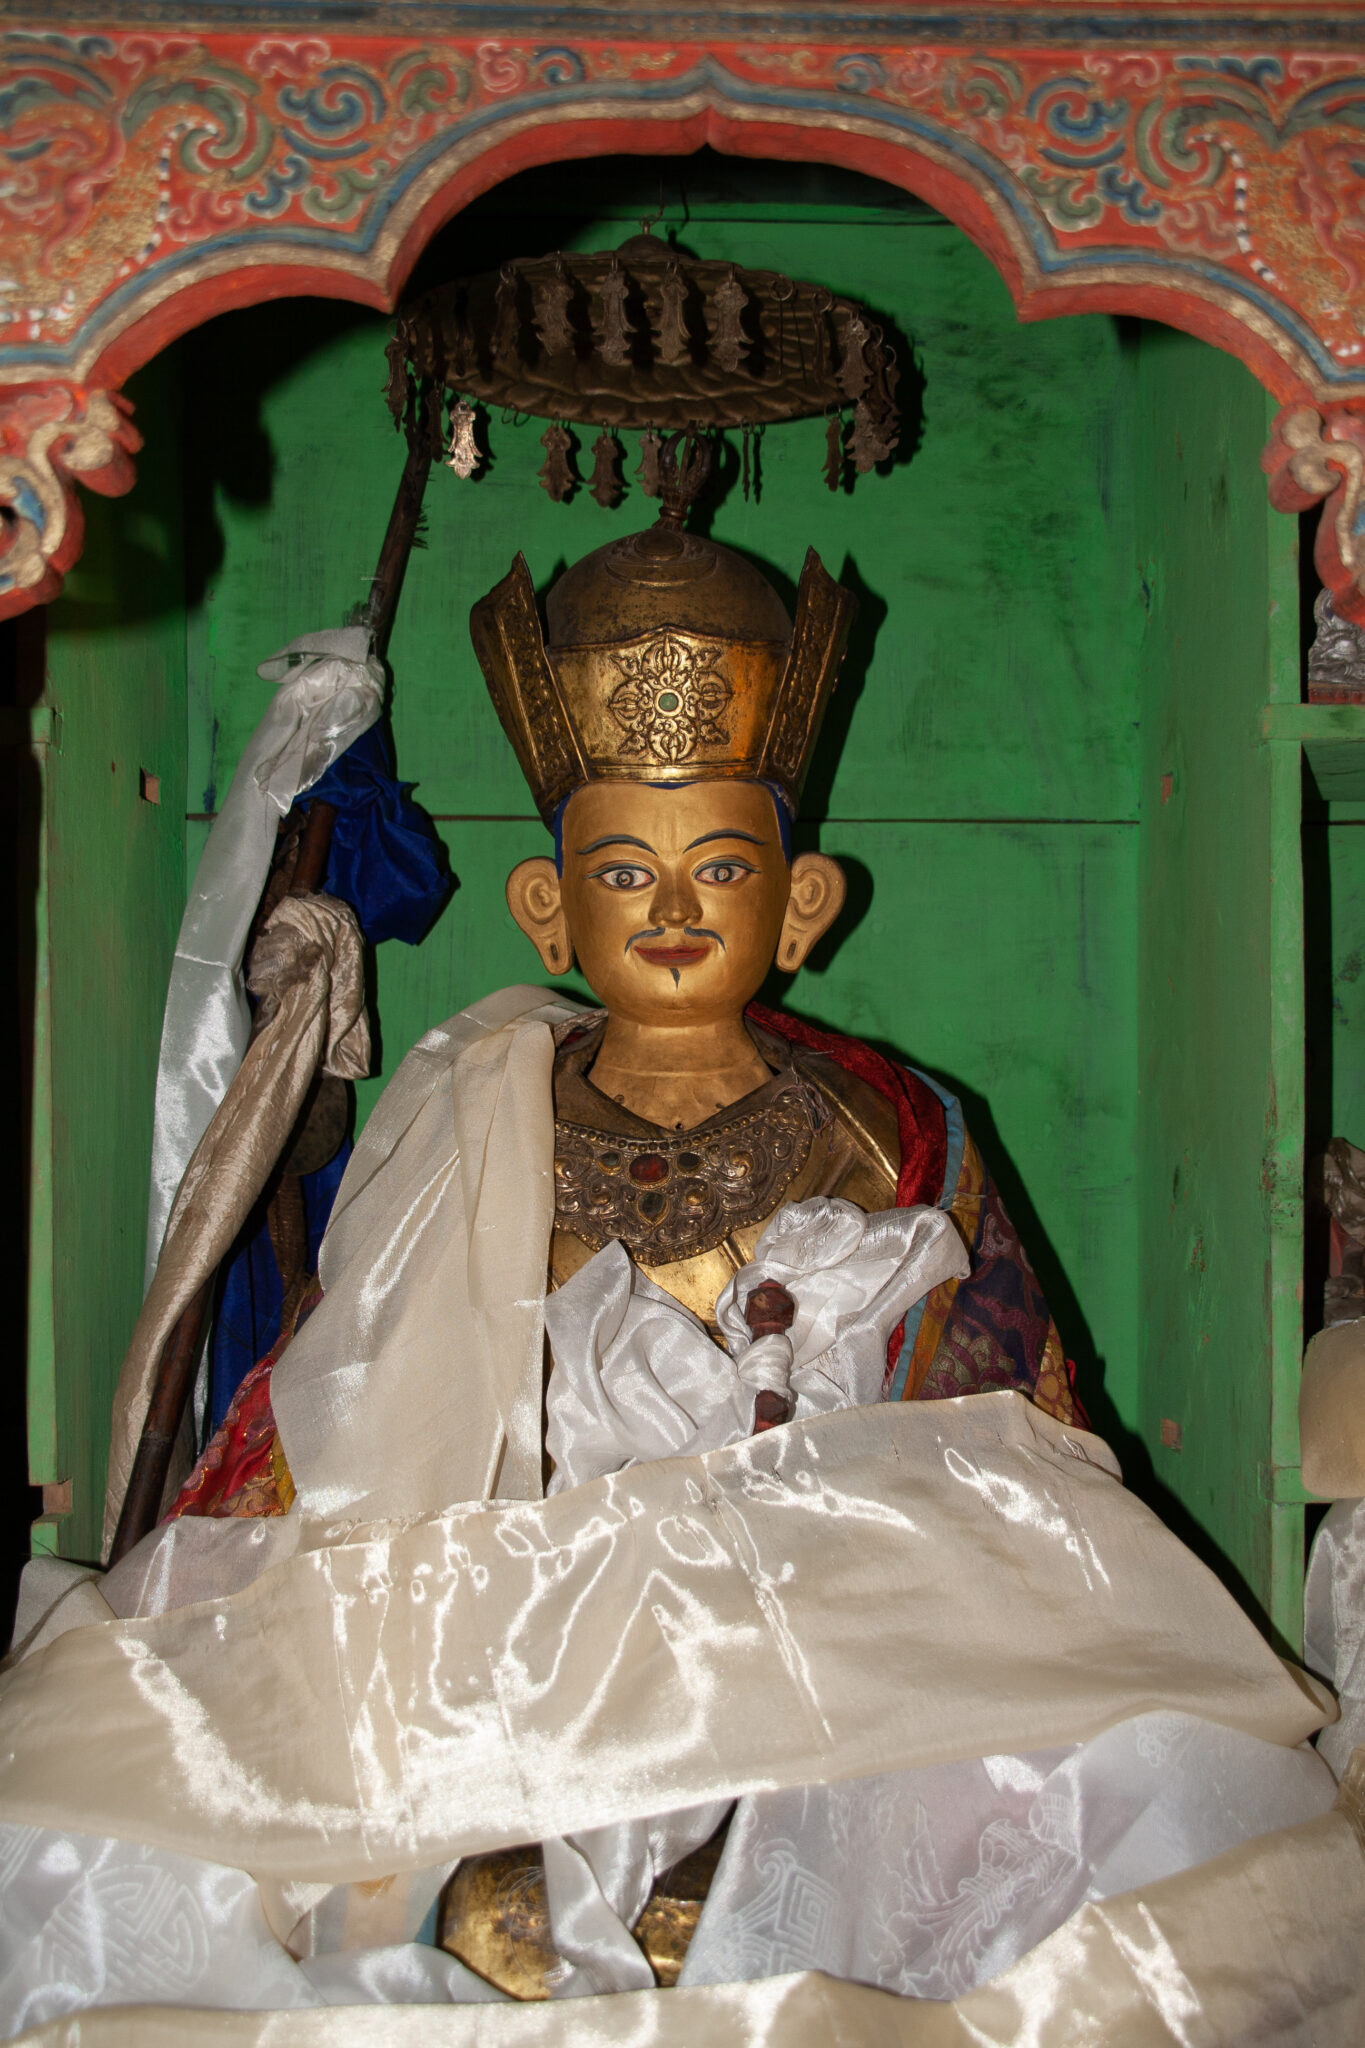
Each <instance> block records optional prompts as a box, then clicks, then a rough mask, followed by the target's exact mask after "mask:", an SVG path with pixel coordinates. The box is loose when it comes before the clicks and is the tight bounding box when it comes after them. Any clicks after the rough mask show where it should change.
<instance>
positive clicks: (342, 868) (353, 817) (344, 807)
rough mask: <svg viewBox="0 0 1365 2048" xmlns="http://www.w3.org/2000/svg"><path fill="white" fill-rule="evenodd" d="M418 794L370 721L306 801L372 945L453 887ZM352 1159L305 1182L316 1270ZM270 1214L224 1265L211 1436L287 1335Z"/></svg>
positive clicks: (429, 919) (414, 924)
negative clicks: (320, 806) (329, 809)
mask: <svg viewBox="0 0 1365 2048" xmlns="http://www.w3.org/2000/svg"><path fill="white" fill-rule="evenodd" d="M412 788H413V784H412V783H410V782H399V781H398V780H397V778H396V777H395V775H394V772H393V755H392V752H391V750H390V747H389V740H388V735H387V733H386V732H385V731H384V728H383V726H382V725H372V726H371V727H370V729H369V731H368V732H363V733H362V734H361V735H360V738H359V739H358V740H356V741H354V742H353V744H352V745H351V746H350V747H348V748H347V750H346V752H345V753H344V754H343V755H342V756H341V758H340V759H339V760H338V761H335V762H334V763H333V764H332V766H331V767H330V768H329V769H328V770H327V773H326V774H325V775H324V776H322V778H321V779H320V780H319V781H317V782H315V783H314V784H313V786H312V788H311V789H309V790H307V791H306V792H305V794H304V795H303V796H302V797H300V799H299V804H300V808H301V809H304V810H306V809H307V808H308V806H309V805H310V804H311V803H312V802H313V801H314V799H315V798H318V797H320V798H322V800H323V801H324V802H325V803H329V804H334V805H335V806H336V813H337V816H336V823H335V825H334V826H333V828H332V844H331V852H330V854H329V857H328V862H327V874H326V878H325V880H324V882H323V888H324V889H325V890H326V893H327V894H328V895H329V896H337V897H340V899H341V901H342V902H343V903H349V904H350V906H351V908H352V910H354V912H355V914H356V917H357V919H358V920H359V923H360V929H361V930H362V932H363V933H364V934H365V937H366V938H367V939H368V940H369V941H370V943H371V944H372V945H377V944H378V943H379V941H380V940H381V939H403V940H405V941H406V943H407V944H408V945H410V946H415V945H416V944H417V943H418V941H419V940H420V939H422V938H424V937H425V936H426V934H427V932H428V931H429V930H430V929H431V926H432V924H433V923H434V922H435V920H436V918H437V916H438V915H439V913H440V911H441V908H442V906H443V905H444V903H445V901H446V898H447V897H448V896H449V894H450V891H451V888H452V887H453V883H452V880H451V874H450V862H449V859H448V857H447V854H446V849H445V847H444V845H443V844H442V842H441V840H440V839H439V838H438V837H437V834H436V827H435V826H434V825H433V823H432V821H431V819H430V818H429V817H428V815H427V813H426V812H425V811H424V810H423V809H422V806H421V805H420V804H416V803H414V802H413V800H412V796H411V794H410V792H411V790H412ZM350 1156H351V1145H350V1140H349V1139H347V1141H346V1142H345V1143H344V1144H343V1145H342V1147H341V1150H340V1152H338V1154H337V1156H336V1158H335V1159H333V1160H332V1161H331V1163H330V1164H329V1165H327V1166H324V1167H321V1168H319V1170H318V1172H316V1173H306V1174H304V1176H303V1199H304V1206H305V1209H306V1212H307V1216H308V1262H309V1270H310V1271H313V1272H316V1270H317V1257H318V1246H319V1244H320V1243H321V1242H322V1233H323V1231H324V1230H325V1229H326V1227H327V1219H328V1217H329V1216H330V1215H331V1213H332V1203H333V1201H334V1200H335V1199H336V1191H337V1189H338V1188H339V1187H340V1185H341V1176H342V1173H343V1171H344V1170H345V1166H346V1161H347V1160H348V1159H349V1158H350ZM265 1212H266V1204H265V1201H264V1200H262V1201H260V1202H259V1203H258V1204H257V1205H256V1209H255V1211H254V1212H253V1214H252V1215H251V1216H250V1217H249V1219H248V1221H247V1223H246V1225H245V1227H244V1228H243V1230H242V1232H241V1235H240V1236H239V1237H238V1239H237V1242H236V1243H235V1245H234V1246H233V1248H232V1250H231V1252H230V1253H229V1255H228V1257H227V1259H226V1261H225V1262H224V1265H223V1268H222V1277H221V1283H220V1287H221V1292H220V1298H219V1303H218V1313H217V1317H216V1319H215V1322H214V1327H213V1337H212V1341H211V1345H210V1352H209V1401H208V1414H207V1415H206V1417H205V1422H206V1424H207V1433H208V1434H211V1433H212V1432H213V1431H214V1430H215V1429H217V1427H218V1425H219V1424H220V1423H221V1422H222V1420H223V1417H224V1416H225V1415H226V1414H227V1411H228V1408H229V1407H230V1406H231V1403H232V1397H233V1395H234V1394H235V1393H236V1391H237V1389H238V1387H239V1386H240V1385H241V1383H242V1381H243V1380H244V1379H245V1377H246V1375H247V1374H248V1373H249V1372H250V1370H251V1368H252V1366H253V1365H255V1364H256V1363H257V1361H258V1360H260V1359H262V1358H264V1356H265V1354H266V1352H267V1351H269V1350H270V1349H271V1347H272V1346H273V1345H274V1344H275V1343H276V1342H277V1341H278V1338H279V1334H280V1312H281V1310H282V1308H283V1306H284V1300H283V1288H282V1286H281V1283H280V1274H279V1268H278V1267H277V1266H276V1264H275V1254H274V1252H273V1251H272V1250H271V1246H270V1233H269V1231H268V1230H267V1228H266V1220H265Z"/></svg>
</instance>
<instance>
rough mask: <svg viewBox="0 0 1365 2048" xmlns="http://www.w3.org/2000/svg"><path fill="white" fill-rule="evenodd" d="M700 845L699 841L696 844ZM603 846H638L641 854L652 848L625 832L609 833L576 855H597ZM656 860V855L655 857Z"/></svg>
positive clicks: (577, 849) (650, 851)
mask: <svg viewBox="0 0 1365 2048" xmlns="http://www.w3.org/2000/svg"><path fill="white" fill-rule="evenodd" d="M697 843H698V845H700V843H701V842H700V840H699V841H698V842H697ZM604 846H638V847H639V849H640V851H641V852H642V853H653V852H654V848H653V847H652V846H651V845H650V844H649V842H648V841H647V840H645V839H632V838H630V836H629V835H628V834H627V833H625V832H609V833H608V834H607V836H606V838H605V839H594V840H593V841H592V842H591V844H590V845H588V846H580V847H578V848H576V849H575V850H576V851H577V852H578V853H597V852H600V850H601V849H602V847H604ZM655 857H656V859H657V855H656V856H655Z"/></svg>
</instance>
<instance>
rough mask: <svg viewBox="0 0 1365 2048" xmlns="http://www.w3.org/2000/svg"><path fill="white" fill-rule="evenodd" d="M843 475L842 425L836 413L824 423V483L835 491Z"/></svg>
mask: <svg viewBox="0 0 1365 2048" xmlns="http://www.w3.org/2000/svg"><path fill="white" fill-rule="evenodd" d="M843 475H844V423H843V420H842V419H841V418H840V417H839V415H838V413H837V412H832V413H831V414H830V416H829V418H828V420H826V422H825V482H826V483H827V484H828V485H829V488H830V489H831V490H832V491H837V490H838V488H839V485H840V484H841V483H842V481H843Z"/></svg>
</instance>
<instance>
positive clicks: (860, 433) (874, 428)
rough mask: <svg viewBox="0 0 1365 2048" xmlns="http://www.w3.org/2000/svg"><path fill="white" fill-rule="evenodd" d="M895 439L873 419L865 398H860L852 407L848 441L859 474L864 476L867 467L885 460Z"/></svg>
mask: <svg viewBox="0 0 1365 2048" xmlns="http://www.w3.org/2000/svg"><path fill="white" fill-rule="evenodd" d="M896 439H897V437H896V435H895V433H894V432H892V433H888V432H887V430H886V428H885V426H884V425H883V424H882V423H881V422H880V421H878V420H874V419H873V417H872V413H871V411H870V409H869V407H868V403H867V400H866V399H865V398H860V399H859V400H858V403H857V404H856V405H855V406H854V408H853V435H852V438H851V440H850V442H849V452H850V454H851V455H852V457H853V467H854V468H855V469H856V470H857V471H858V473H859V475H860V476H865V475H866V474H867V472H868V470H869V469H875V468H876V466H877V464H878V463H879V462H885V461H886V458H887V456H888V455H890V453H891V451H892V449H893V448H894V447H895V445H896Z"/></svg>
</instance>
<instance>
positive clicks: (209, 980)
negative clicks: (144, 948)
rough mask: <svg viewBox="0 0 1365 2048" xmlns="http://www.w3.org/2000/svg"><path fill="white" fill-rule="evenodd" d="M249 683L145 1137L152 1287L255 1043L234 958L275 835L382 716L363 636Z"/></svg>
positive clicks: (334, 643)
mask: <svg viewBox="0 0 1365 2048" xmlns="http://www.w3.org/2000/svg"><path fill="white" fill-rule="evenodd" d="M257 673H258V675H261V676H263V677H264V678H265V680H266V681H267V682H278V683H279V685H280V687H279V688H278V690H277V691H276V692H275V695H274V697H273V698H272V699H271V702H270V705H269V707H268V709H267V711H266V713H265V716H264V717H263V718H262V720H261V722H260V724H259V725H258V726H257V727H256V730H255V732H254V733H253V734H252V737H251V739H250V740H249V741H248V743H247V746H246V749H245V751H244V752H243V754H242V758H241V760H240V761H239V762H238V764H237V772H236V774H235V775H234V776H233V778H232V783H231V786H230V787H229V789H228V792H227V795H226V796H225V797H224V798H223V800H222V803H221V804H220V806H219V809H218V815H217V817H216V818H215V819H214V821H213V829H212V830H211V832H210V833H209V836H208V843H207V844H206V846H205V847H204V851H203V853H202V855H201V856H200V860H199V866H198V868H197V869H196V871H195V877H194V885H193V887H192V888H191V890H190V898H189V902H188V904H187V905H186V909H185V915H184V918H183V919H182V920H181V925H180V936H179V938H178V939H177V940H176V946H175V958H174V960H173V962H172V965H171V979H170V987H169V989H168V991H167V995H166V1011H165V1016H164V1019H163V1022H162V1027H161V1057H160V1062H159V1065H158V1067H157V1076H156V1116H155V1122H154V1125H153V1132H152V1179H151V1194H150V1197H149V1201H148V1207H147V1269H146V1280H147V1284H148V1285H149V1286H150V1284H151V1279H152V1275H153V1273H154V1272H155V1270H156V1262H157V1258H158V1256H159V1254H160V1251H161V1242H162V1239H163V1237H164V1236H165V1231H166V1220H167V1218H168V1217H169V1215H170V1211H171V1204H172V1203H173V1202H174V1200H175V1195H176V1190H177V1188H178V1187H179V1186H180V1182H181V1178H182V1176H183V1175H184V1172H185V1168H186V1166H187V1165H188V1164H189V1160H190V1155H191V1153H192V1152H193V1151H194V1148H195V1146H196V1145H197V1144H198V1143H199V1140H200V1139H201V1138H202V1137H203V1135H204V1133H205V1131H206V1130H207V1129H208V1126H209V1120H210V1118H211V1117H212V1115H213V1112H214V1111H215V1109H217V1107H218V1105H219V1103H220V1102H221V1101H222V1099H223V1097H224V1095H225V1094H226V1092H227V1086H228V1083H229V1081H230V1080H231V1079H232V1077H233V1075H234V1074H235V1073H236V1071H237V1069H238V1067H239V1066H240V1065H241V1061H242V1055H243V1053H244V1052H245V1051H246V1047H247V1041H248V1039H249V1038H250V1035H251V1013H250V1010H249V1008H248V1005H247V1000H246V994H245V991H244V989H243V987H242V954H243V950H244V948H245V945H246V939H247V932H248V930H249V928H250V925H251V920H252V918H253V917H254V916H255V914H256V905H257V903H258V902H259V901H260V895H261V890H262V888H263V886H264V884H265V878H266V875H267V873H268V871H269V867H270V856H271V852H272V850H273V848H274V844H275V832H276V828H277V826H278V825H279V822H280V820H281V818H283V817H284V816H285V815H286V813H287V812H288V810H289V808H290V806H291V804H292V803H293V801H294V799H295V797H296V796H298V795H299V794H300V793H301V792H302V791H303V790H305V789H308V788H310V787H311V786H312V784H313V783H315V782H316V781H317V779H318V777H319V776H320V775H322V774H324V773H325V772H326V770H327V769H328V768H330V767H331V765H332V763H333V762H334V761H335V760H336V759H337V758H338V757H339V756H340V755H341V754H344V753H345V751H346V749H347V747H349V746H350V744H351V742H352V741H353V740H356V739H359V737H360V735H361V733H362V732H365V731H366V730H367V729H368V727H370V726H372V725H373V724H374V722H375V720H376V719H377V718H378V716H379V713H380V710H381V709H382V706H383V697H384V670H383V667H382V664H381V663H380V662H379V660H378V659H377V657H376V656H375V655H374V653H373V651H372V648H371V643H370V636H369V634H368V632H367V631H365V630H364V629H363V628H361V627H346V628H343V629H341V630H339V631H335V632H319V633H308V634H305V635H304V636H303V638H302V639H299V640H293V641H291V642H290V644H289V646H287V647H282V648H281V649H280V651H279V653H278V654H272V655H271V656H270V658H269V660H268V661H264V662H262V663H261V666H260V668H259V669H258V670H257Z"/></svg>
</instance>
